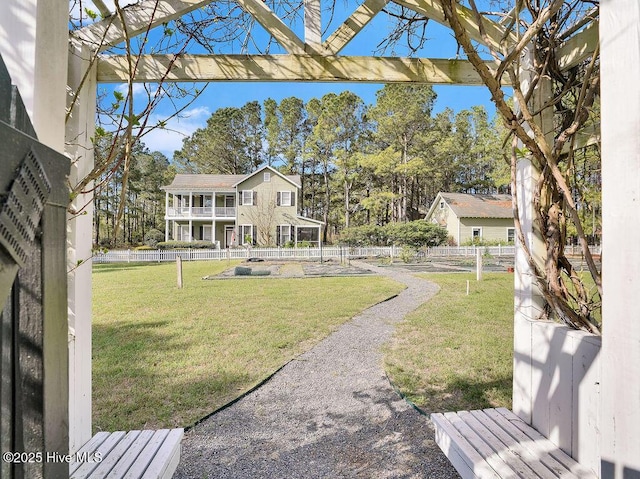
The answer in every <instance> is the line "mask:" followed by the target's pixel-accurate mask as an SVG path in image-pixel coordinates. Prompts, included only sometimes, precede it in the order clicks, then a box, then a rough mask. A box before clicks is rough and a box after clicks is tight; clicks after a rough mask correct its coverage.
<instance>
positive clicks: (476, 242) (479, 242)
mask: <svg viewBox="0 0 640 479" xmlns="http://www.w3.org/2000/svg"><path fill="white" fill-rule="evenodd" d="M513 245H514V242H513V241H507V240H487V239H484V238H474V239H472V238H469V239H468V240H466V241H464V242H463V243H462V244H461V246H513Z"/></svg>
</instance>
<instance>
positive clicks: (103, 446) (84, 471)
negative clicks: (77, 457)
mask: <svg viewBox="0 0 640 479" xmlns="http://www.w3.org/2000/svg"><path fill="white" fill-rule="evenodd" d="M124 434H125V433H124V432H123V431H118V432H113V433H111V434H109V437H107V438H106V439H105V440H104V441H103V442H102V443H100V445H98V446H97V447H96V448H94V449H91V450H87V452H99V453H100V454H101V455H102V457H103V458H104V457H106V456H107V455H108V454H109V452H111V450H112V449H113V448H114V447H115V446H116V444H118V442H120V440H121V439H122V438H123V437H124ZM99 465H100V463H99V462H83V463H80V467H78V468H77V469H76V470H75V471H74V473H73V474H72V475H71V478H72V479H75V478H85V477H90V474H91V473H92V472H93V471H94V470H95V469H96V468H97V467H98V466H99Z"/></svg>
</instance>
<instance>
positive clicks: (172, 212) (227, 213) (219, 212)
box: [167, 206, 236, 218]
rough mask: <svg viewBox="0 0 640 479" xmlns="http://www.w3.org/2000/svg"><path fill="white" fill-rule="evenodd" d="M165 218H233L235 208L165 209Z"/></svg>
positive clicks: (183, 207)
mask: <svg viewBox="0 0 640 479" xmlns="http://www.w3.org/2000/svg"><path fill="white" fill-rule="evenodd" d="M214 213H215V215H214ZM167 216H168V217H169V218H235V217H236V208H235V207H234V206H224V207H219V206H216V207H215V208H214V207H211V206H205V207H197V206H194V207H192V208H189V207H188V206H179V207H175V208H174V207H170V208H168V209H167Z"/></svg>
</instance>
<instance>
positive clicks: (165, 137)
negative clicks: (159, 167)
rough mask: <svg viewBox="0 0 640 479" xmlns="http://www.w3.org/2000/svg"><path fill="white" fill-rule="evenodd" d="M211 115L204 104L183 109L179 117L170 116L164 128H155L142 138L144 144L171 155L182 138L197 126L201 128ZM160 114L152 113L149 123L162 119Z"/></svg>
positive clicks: (180, 146)
mask: <svg viewBox="0 0 640 479" xmlns="http://www.w3.org/2000/svg"><path fill="white" fill-rule="evenodd" d="M210 115H211V112H210V111H209V109H208V108H207V107H205V106H201V107H194V108H192V109H190V110H185V111H184V112H182V113H181V114H180V118H172V119H171V120H169V121H168V122H167V125H166V127H165V128H164V129H159V128H158V129H155V130H153V131H151V132H149V133H147V134H146V135H144V137H143V138H142V141H143V142H144V144H145V145H146V146H147V148H149V149H150V150H151V151H160V152H162V153H164V154H165V155H166V156H167V157H169V158H171V157H173V152H174V151H176V150H179V149H180V148H182V140H183V138H186V137H187V136H190V135H191V134H193V132H194V131H196V130H197V129H198V128H203V127H204V126H205V125H206V123H207V119H208V118H209V116H210ZM164 118H165V117H163V116H162V115H158V114H154V115H152V116H151V118H150V122H149V124H150V125H153V124H156V123H157V122H159V121H162V120H164Z"/></svg>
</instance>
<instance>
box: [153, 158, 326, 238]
mask: <svg viewBox="0 0 640 479" xmlns="http://www.w3.org/2000/svg"><path fill="white" fill-rule="evenodd" d="M300 188H301V183H300V177H299V176H297V175H283V174H282V173H280V172H278V171H277V170H275V169H273V168H272V167H270V166H263V167H262V168H260V169H258V170H256V171H254V172H253V173H250V174H248V175H193V174H178V175H176V177H175V178H174V180H173V182H172V183H171V184H170V185H169V186H164V187H163V188H162V189H163V190H164V191H165V192H166V200H165V203H166V210H165V211H166V215H165V222H166V225H165V226H166V228H165V239H166V240H167V241H168V240H170V239H172V240H176V241H188V242H191V241H211V242H212V243H213V244H215V245H216V246H219V247H221V248H230V247H234V246H243V245H258V246H273V245H277V246H285V245H288V244H299V243H300V242H303V241H304V242H308V243H309V244H311V245H318V244H319V241H320V228H321V227H322V225H323V223H322V222H321V221H317V220H313V219H311V218H305V217H303V216H300V215H299V214H298V204H299V201H298V196H299V191H300Z"/></svg>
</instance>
